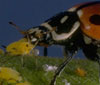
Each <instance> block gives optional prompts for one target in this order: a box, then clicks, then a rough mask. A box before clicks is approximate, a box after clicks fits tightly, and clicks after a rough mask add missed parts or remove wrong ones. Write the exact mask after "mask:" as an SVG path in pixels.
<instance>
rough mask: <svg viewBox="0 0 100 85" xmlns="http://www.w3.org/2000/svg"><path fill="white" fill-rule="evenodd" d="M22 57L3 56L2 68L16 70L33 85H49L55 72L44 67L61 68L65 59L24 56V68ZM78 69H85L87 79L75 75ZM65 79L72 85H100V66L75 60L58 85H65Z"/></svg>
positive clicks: (86, 61) (0, 61) (87, 61)
mask: <svg viewBox="0 0 100 85" xmlns="http://www.w3.org/2000/svg"><path fill="white" fill-rule="evenodd" d="M21 57H22V56H1V57H0V67H2V66H3V67H4V66H5V67H11V68H13V69H15V70H16V71H18V72H19V73H20V75H21V76H22V77H23V79H24V81H28V82H30V83H31V84H32V85H49V83H50V81H51V79H52V77H53V75H54V72H45V71H44V69H43V65H45V64H48V65H55V66H59V65H60V64H61V63H62V62H63V61H64V58H48V57H35V56H24V67H22V65H21ZM78 67H81V68H83V69H84V70H85V71H86V72H87V74H86V76H85V77H81V76H79V75H77V74H76V73H75V69H76V68H78ZM64 79H66V80H67V81H68V82H70V83H71V85H99V81H98V64H97V63H96V62H92V61H89V60H86V59H84V60H82V59H73V60H72V61H71V62H70V63H69V64H68V65H67V66H66V68H65V70H64V71H63V72H62V74H61V75H60V77H58V78H57V85H65V84H64V82H63V80H64ZM5 83H6V82H5ZM5 85H6V84H5Z"/></svg>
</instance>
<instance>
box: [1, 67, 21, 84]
mask: <svg viewBox="0 0 100 85" xmlns="http://www.w3.org/2000/svg"><path fill="white" fill-rule="evenodd" d="M0 79H2V80H6V81H7V82H9V83H17V82H18V81H21V80H22V78H21V76H20V74H19V73H18V72H17V71H16V70H13V69H12V68H8V67H0Z"/></svg>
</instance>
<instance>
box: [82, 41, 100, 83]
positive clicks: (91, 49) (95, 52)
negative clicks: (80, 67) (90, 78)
mask: <svg viewBox="0 0 100 85" xmlns="http://www.w3.org/2000/svg"><path fill="white" fill-rule="evenodd" d="M82 49H83V52H84V54H85V56H86V57H87V58H88V59H90V60H93V61H97V62H98V64H99V83H100V48H98V47H97V46H96V45H93V44H92V43H91V44H88V45H83V48H82Z"/></svg>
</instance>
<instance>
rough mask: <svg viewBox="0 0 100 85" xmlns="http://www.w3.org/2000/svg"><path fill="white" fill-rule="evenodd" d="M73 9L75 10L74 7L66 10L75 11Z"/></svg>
mask: <svg viewBox="0 0 100 85" xmlns="http://www.w3.org/2000/svg"><path fill="white" fill-rule="evenodd" d="M75 10H76V8H75V7H73V8H70V9H68V11H70V12H73V11H75Z"/></svg>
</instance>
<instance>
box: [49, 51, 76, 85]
mask: <svg viewBox="0 0 100 85" xmlns="http://www.w3.org/2000/svg"><path fill="white" fill-rule="evenodd" d="M65 53H66V54H65V55H66V59H65V61H64V62H63V63H61V64H60V65H59V66H58V68H57V70H56V71H55V75H54V76H53V79H52V80H51V82H50V85H56V79H57V77H58V76H60V74H61V72H62V71H63V70H64V68H65V66H66V65H67V64H68V63H69V62H70V61H71V60H72V58H73V57H74V56H75V54H76V52H74V53H73V54H71V55H68V52H67V51H65Z"/></svg>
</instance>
